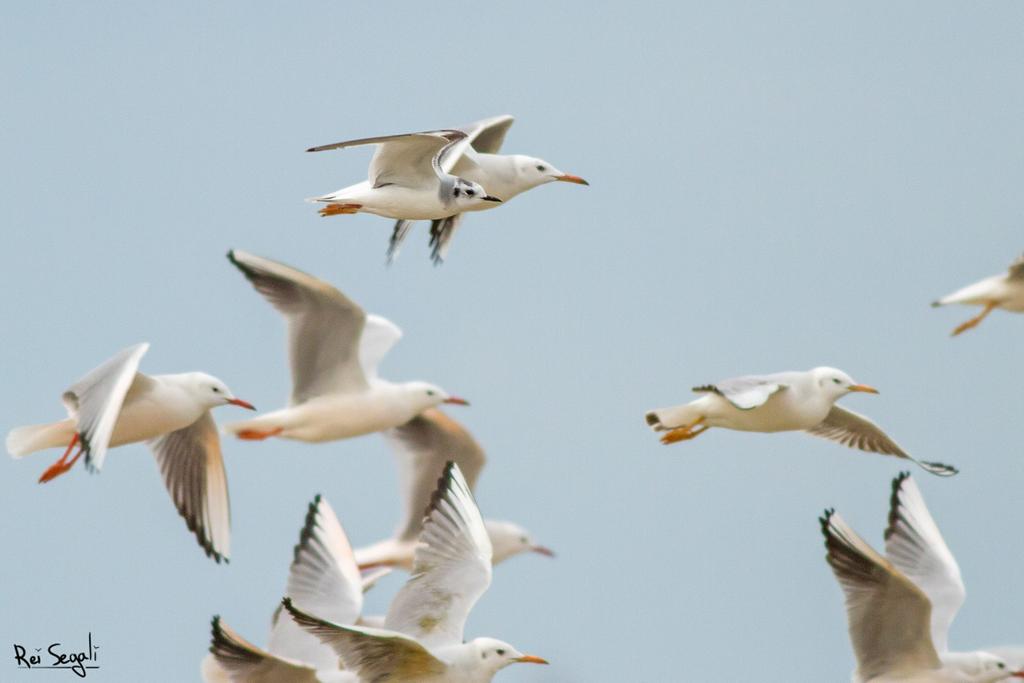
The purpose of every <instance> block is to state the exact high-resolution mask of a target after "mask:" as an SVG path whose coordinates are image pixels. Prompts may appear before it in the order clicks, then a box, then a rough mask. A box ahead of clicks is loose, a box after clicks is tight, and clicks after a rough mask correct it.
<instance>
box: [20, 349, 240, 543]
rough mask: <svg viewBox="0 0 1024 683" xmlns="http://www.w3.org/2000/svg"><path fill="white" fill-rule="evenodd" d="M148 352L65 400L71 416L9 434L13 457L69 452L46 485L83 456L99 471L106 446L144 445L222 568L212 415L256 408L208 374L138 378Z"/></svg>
mask: <svg viewBox="0 0 1024 683" xmlns="http://www.w3.org/2000/svg"><path fill="white" fill-rule="evenodd" d="M148 349H149V344H145V343H144V344H136V345H135V346H131V347H129V348H127V349H124V350H123V351H121V352H120V353H118V354H117V355H115V356H114V357H113V358H111V359H110V360H108V361H106V362H105V363H103V364H102V365H100V366H99V367H98V368H96V369H95V370H92V371H91V372H90V373H89V374H87V375H86V376H85V377H83V378H82V379H80V380H79V381H78V382H76V383H75V384H73V385H71V387H70V388H69V389H68V390H67V391H65V392H64V395H63V396H62V399H63V401H64V407H65V408H66V409H67V411H68V416H69V417H68V418H67V419H66V420H61V421H59V422H53V423H50V424H42V425H31V426H28V427H18V428H17V429H14V430H11V432H10V433H9V434H8V435H7V452H8V453H10V454H11V455H12V456H14V457H16V458H20V457H22V456H24V455H27V454H29V453H33V452H35V451H38V450H42V449H44V448H58V447H66V450H65V451H64V455H62V456H61V457H60V459H59V460H57V462H55V463H54V464H53V465H51V466H50V467H49V468H48V469H47V470H46V471H45V472H44V473H43V476H42V477H40V479H39V481H40V483H43V482H47V481H50V480H51V479H53V478H54V477H58V476H60V475H61V474H64V473H65V472H67V471H68V470H70V469H71V467H72V466H73V465H74V464H75V463H76V462H77V461H78V459H79V458H80V457H81V456H82V454H85V466H86V468H87V469H88V470H89V471H92V472H98V471H99V470H100V469H101V468H102V467H103V461H104V459H105V458H106V455H107V449H108V448H110V447H114V446H122V445H125V444H130V443H136V442H138V441H145V442H146V443H147V445H148V446H149V447H150V449H151V450H152V451H153V454H154V455H155V456H156V460H157V465H158V466H159V467H160V473H161V474H162V475H163V479H164V484H165V485H166V486H167V490H168V492H169V493H170V494H171V499H172V500H174V505H175V506H176V507H177V508H178V512H179V513H181V516H182V517H184V518H185V522H186V524H188V528H189V531H192V532H193V533H195V535H196V539H197V540H198V541H199V545H201V546H202V547H203V550H205V551H206V554H207V555H208V556H211V557H213V558H214V559H215V560H216V561H217V562H220V561H221V560H222V559H223V560H227V558H228V546H229V538H230V526H231V525H230V514H229V506H228V484H227V475H226V474H225V472H224V461H223V459H222V458H221V452H220V437H219V436H218V434H217V425H216V424H214V421H213V417H211V415H210V410H211V409H212V408H216V407H217V406H221V405H227V404H231V405H236V406H241V407H242V408H248V409H249V410H255V408H253V407H252V405H250V404H249V403H246V402H245V401H243V400H241V399H238V398H235V396H234V394H232V393H231V390H230V389H228V387H227V385H225V384H224V382H222V381H220V380H219V379H217V378H216V377H211V376H210V375H207V374H205V373H202V372H187V373H184V374H180V375H145V374H143V373H141V372H139V370H138V368H139V361H140V360H141V359H142V356H143V355H144V354H145V353H146V351H147V350H148ZM76 446H77V447H78V450H77V452H76V453H75V455H74V457H72V458H71V459H70V460H69V459H68V458H69V456H70V455H71V452H72V451H73V450H74V449H75V447H76Z"/></svg>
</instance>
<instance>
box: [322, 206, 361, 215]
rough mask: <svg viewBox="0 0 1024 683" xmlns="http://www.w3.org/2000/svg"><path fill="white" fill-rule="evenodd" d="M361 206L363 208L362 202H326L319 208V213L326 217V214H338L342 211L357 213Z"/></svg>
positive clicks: (342, 212)
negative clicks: (326, 203) (325, 204)
mask: <svg viewBox="0 0 1024 683" xmlns="http://www.w3.org/2000/svg"><path fill="white" fill-rule="evenodd" d="M361 208H363V205H362V204H328V205H327V206H325V207H324V208H322V209H320V211H319V214H320V215H321V216H323V217H324V218H327V217H328V216H340V215H341V214H344V213H359V209H361Z"/></svg>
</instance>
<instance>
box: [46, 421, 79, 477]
mask: <svg viewBox="0 0 1024 683" xmlns="http://www.w3.org/2000/svg"><path fill="white" fill-rule="evenodd" d="M77 443H78V432H75V435H74V437H72V439H71V443H69V444H68V447H67V450H65V451H64V455H62V456H60V459H58V460H57V462H55V463H53V464H52V465H50V466H49V467H47V468H46V471H45V472H43V475H42V476H41V477H39V483H40V484H45V483H46V482H48V481H50V480H51V479H56V478H57V477H59V476H60V475H62V474H64V473H65V472H67V471H68V470H70V469H71V468H72V467H74V466H75V463H76V462H78V459H79V458H80V457H82V453H83V452H84V451H85V448H84V445H79V447H78V452H77V453H75V457H73V458H71V461H70V462H69V461H68V456H69V455H71V449H72V448H74V447H75V444H77Z"/></svg>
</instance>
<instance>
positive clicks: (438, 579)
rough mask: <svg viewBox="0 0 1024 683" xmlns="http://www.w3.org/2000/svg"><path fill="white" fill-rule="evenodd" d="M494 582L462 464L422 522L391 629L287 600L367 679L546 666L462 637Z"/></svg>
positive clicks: (483, 674) (454, 676) (424, 682)
mask: <svg viewBox="0 0 1024 683" xmlns="http://www.w3.org/2000/svg"><path fill="white" fill-rule="evenodd" d="M490 582H491V542H490V539H489V538H488V537H487V530H486V529H485V528H484V523H483V518H482V517H481V516H480V511H479V509H478V508H477V506H476V502H475V501H474V500H473V494H472V493H471V492H470V490H469V485H468V484H467V483H466V480H465V479H464V478H463V476H462V473H461V472H460V471H459V468H458V465H456V464H455V463H449V464H448V465H447V466H446V467H445V470H444V474H443V475H442V477H441V480H440V481H439V482H438V488H437V491H436V492H435V493H434V496H433V498H432V499H431V503H430V508H429V509H428V511H427V518H426V520H424V522H423V533H422V534H420V545H419V546H417V548H416V559H415V562H414V567H413V576H412V578H410V579H409V580H408V581H407V582H406V584H405V585H404V586H403V587H402V588H401V590H400V591H399V592H398V595H397V596H395V599H394V601H392V603H391V607H390V608H389V609H388V614H387V617H385V622H384V626H385V628H383V629H378V628H369V627H361V626H350V625H345V624H338V623H336V622H333V621H331V620H329V619H324V618H322V617H320V616H316V615H313V614H311V613H309V612H307V611H305V610H303V609H300V608H299V607H298V606H297V605H296V604H295V601H294V600H293V599H291V598H290V597H286V598H285V599H284V600H283V603H282V604H283V605H284V607H285V609H286V610H288V612H289V613H290V614H291V615H292V617H293V618H294V619H295V621H296V622H298V624H299V625H300V626H302V627H303V628H305V629H306V630H308V631H309V632H310V633H312V634H314V635H316V636H317V637H319V638H320V639H321V640H322V641H323V642H324V643H326V644H328V645H330V646H331V647H332V648H334V650H335V652H337V653H338V655H339V656H340V657H341V659H342V661H343V663H344V664H345V668H346V669H348V670H350V671H354V672H356V673H357V674H358V675H359V677H360V679H361V680H364V681H389V682H391V683H411V682H412V681H416V682H418V683H487V682H488V681H490V680H491V679H492V678H493V677H494V675H495V674H496V673H497V672H498V671H500V670H501V669H503V668H505V667H506V666H509V665H510V664H514V663H517V662H526V663H533V664H547V661H545V660H543V659H541V658H540V657H535V656H533V655H524V654H522V653H521V652H519V651H518V650H516V649H515V648H514V647H512V646H511V645H509V644H508V643H504V642H502V641H500V640H495V639H493V638H475V639H473V640H470V641H469V642H463V629H464V627H465V623H466V618H467V617H468V616H469V612H470V610H471V609H472V608H473V605H474V604H475V603H476V601H477V600H479V598H480V596H481V595H483V593H484V592H485V591H486V590H487V587H488V586H489V585H490Z"/></svg>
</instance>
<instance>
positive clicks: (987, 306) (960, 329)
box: [952, 301, 997, 337]
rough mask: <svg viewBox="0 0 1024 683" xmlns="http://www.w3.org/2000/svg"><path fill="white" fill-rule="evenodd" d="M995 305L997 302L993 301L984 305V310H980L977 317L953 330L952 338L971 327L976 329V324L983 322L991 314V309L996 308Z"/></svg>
mask: <svg viewBox="0 0 1024 683" xmlns="http://www.w3.org/2000/svg"><path fill="white" fill-rule="evenodd" d="M996 303H997V302H995V301H989V302H988V303H987V304H985V308H983V309H981V313H979V314H978V315H976V316H974V317H973V318H971V319H970V320H968V321H967V322H965V323H961V324H960V325H958V326H957V328H956V329H955V330H953V334H952V336H954V337H955V336H957V335H958V334H960V333H961V332H966V331H967V330H969V329H971V328H972V327H977V326H978V323H980V322H981V321H982V320H984V319H985V316H987V315H988V314H989V313H991V312H992V309H994V308H995V307H996Z"/></svg>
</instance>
